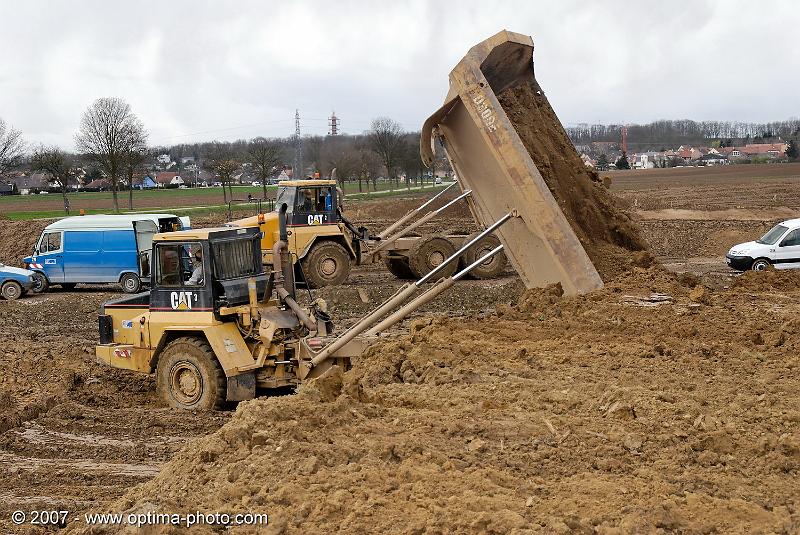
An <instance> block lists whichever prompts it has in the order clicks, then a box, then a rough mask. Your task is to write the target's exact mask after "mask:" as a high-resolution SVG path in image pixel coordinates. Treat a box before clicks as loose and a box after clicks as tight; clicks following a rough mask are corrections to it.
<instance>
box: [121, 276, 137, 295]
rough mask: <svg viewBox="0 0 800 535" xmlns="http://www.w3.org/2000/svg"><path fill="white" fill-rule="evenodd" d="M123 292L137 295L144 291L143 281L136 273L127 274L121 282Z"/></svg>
mask: <svg viewBox="0 0 800 535" xmlns="http://www.w3.org/2000/svg"><path fill="white" fill-rule="evenodd" d="M119 283H120V284H121V285H122V291H123V292H125V293H126V294H135V293H137V292H138V291H139V290H141V289H142V281H141V279H139V275H137V274H136V273H126V274H124V275H123V276H122V278H121V279H120V280H119Z"/></svg>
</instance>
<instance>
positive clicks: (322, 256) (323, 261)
mask: <svg viewBox="0 0 800 535" xmlns="http://www.w3.org/2000/svg"><path fill="white" fill-rule="evenodd" d="M301 262H302V266H303V274H304V275H305V277H306V283H307V284H308V286H309V287H310V288H322V287H324V286H338V285H339V284H342V283H344V281H346V280H347V277H348V275H350V255H349V254H348V253H347V249H345V248H344V247H343V246H342V245H341V244H339V243H336V242H333V241H324V242H321V243H317V244H316V245H314V246H313V247H312V248H311V252H309V253H308V254H307V255H306V256H305V258H303V259H302V260H301Z"/></svg>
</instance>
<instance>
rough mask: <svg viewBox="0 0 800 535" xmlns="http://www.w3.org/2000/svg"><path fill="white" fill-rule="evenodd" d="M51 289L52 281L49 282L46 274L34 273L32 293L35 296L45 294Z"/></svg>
mask: <svg viewBox="0 0 800 535" xmlns="http://www.w3.org/2000/svg"><path fill="white" fill-rule="evenodd" d="M49 287H50V281H48V280H47V277H46V276H45V274H44V273H39V272H38V271H34V272H33V288H31V291H32V292H33V293H35V294H40V293H44V292H46V291H47V289H48V288H49Z"/></svg>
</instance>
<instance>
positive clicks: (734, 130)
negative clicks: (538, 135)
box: [566, 119, 800, 151]
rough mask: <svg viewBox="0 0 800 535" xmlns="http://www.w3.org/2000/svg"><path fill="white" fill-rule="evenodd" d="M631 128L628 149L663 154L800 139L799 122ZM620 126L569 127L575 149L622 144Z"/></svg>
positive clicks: (675, 123)
mask: <svg viewBox="0 0 800 535" xmlns="http://www.w3.org/2000/svg"><path fill="white" fill-rule="evenodd" d="M627 127H628V145H629V146H632V147H633V148H635V150H637V151H645V150H663V149H668V148H675V147H678V146H680V145H703V144H709V143H710V142H711V141H720V142H721V144H722V146H726V145H731V144H739V143H760V142H763V143H770V142H772V141H776V140H777V139H778V138H780V139H783V140H784V141H787V140H789V139H796V138H797V137H798V136H800V119H789V120H786V121H774V122H768V123H746V122H738V121H690V120H688V119H686V120H660V121H654V122H652V123H648V124H631V125H627ZM621 129H622V125H620V124H608V125H604V124H592V125H590V124H578V125H575V126H568V127H566V130H567V134H569V137H570V139H572V142H573V143H574V144H575V145H589V144H591V143H593V142H597V141H600V142H603V141H605V142H617V143H618V142H620V139H621Z"/></svg>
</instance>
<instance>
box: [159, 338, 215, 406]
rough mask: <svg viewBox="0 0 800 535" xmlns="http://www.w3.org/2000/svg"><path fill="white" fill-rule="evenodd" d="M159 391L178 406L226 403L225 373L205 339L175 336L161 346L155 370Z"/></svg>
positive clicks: (167, 401)
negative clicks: (164, 345) (163, 346)
mask: <svg viewBox="0 0 800 535" xmlns="http://www.w3.org/2000/svg"><path fill="white" fill-rule="evenodd" d="M156 381H157V384H158V394H159V396H161V399H163V400H164V401H165V402H166V403H167V404H168V405H169V406H171V407H175V408H178V409H186V410H198V411H211V410H219V409H221V408H222V406H223V404H224V403H225V396H226V386H227V381H226V379H225V372H223V371H222V367H221V366H220V365H219V361H217V357H216V356H214V351H213V350H212V349H211V346H210V345H208V342H206V341H205V340H201V339H199V338H189V337H186V338H178V339H176V340H173V341H172V342H170V343H169V345H167V347H166V348H165V349H164V352H163V353H162V354H161V358H159V360H158V368H157V370H156Z"/></svg>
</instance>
